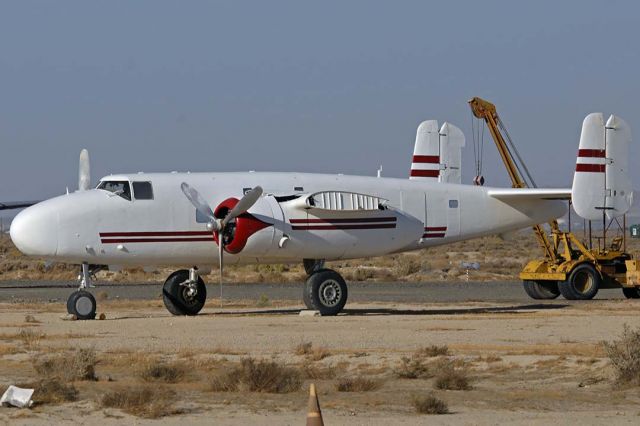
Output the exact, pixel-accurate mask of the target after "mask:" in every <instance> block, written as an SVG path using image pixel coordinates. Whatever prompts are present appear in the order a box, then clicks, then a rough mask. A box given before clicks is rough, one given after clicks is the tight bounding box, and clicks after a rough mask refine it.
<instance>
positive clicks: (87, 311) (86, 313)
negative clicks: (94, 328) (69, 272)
mask: <svg viewBox="0 0 640 426" xmlns="http://www.w3.org/2000/svg"><path fill="white" fill-rule="evenodd" d="M100 268H101V267H100V266H94V267H93V268H91V267H90V266H89V264H88V263H83V264H82V269H81V273H80V276H79V277H78V279H79V281H80V286H79V288H78V290H76V291H74V292H73V293H71V295H70V296H69V298H68V299H67V312H68V313H69V314H71V315H74V316H75V317H76V318H77V319H79V320H92V319H94V318H95V317H96V299H95V297H93V294H91V293H89V292H88V291H87V290H86V289H87V288H89V287H93V285H92V284H91V277H92V276H95V273H96V272H97V271H98V270H100Z"/></svg>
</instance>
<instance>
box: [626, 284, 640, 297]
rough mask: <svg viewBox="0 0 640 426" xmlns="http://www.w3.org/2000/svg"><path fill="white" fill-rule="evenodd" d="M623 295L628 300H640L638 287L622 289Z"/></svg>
mask: <svg viewBox="0 0 640 426" xmlns="http://www.w3.org/2000/svg"><path fill="white" fill-rule="evenodd" d="M622 294H624V297H626V298H627V299H640V289H639V288H638V287H628V288H627V287H622Z"/></svg>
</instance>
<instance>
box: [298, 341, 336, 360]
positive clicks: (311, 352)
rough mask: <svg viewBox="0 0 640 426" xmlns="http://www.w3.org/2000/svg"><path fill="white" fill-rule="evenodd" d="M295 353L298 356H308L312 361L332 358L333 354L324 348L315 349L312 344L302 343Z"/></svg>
mask: <svg viewBox="0 0 640 426" xmlns="http://www.w3.org/2000/svg"><path fill="white" fill-rule="evenodd" d="M294 353H295V354H296V355H301V356H306V357H307V359H309V360H311V361H320V360H322V359H325V358H327V357H328V356H331V352H329V350H328V349H327V348H325V347H323V346H320V347H314V346H313V343H311V342H304V343H300V344H299V345H298V346H296V347H295V349H294Z"/></svg>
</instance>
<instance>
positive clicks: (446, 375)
mask: <svg viewBox="0 0 640 426" xmlns="http://www.w3.org/2000/svg"><path fill="white" fill-rule="evenodd" d="M434 386H435V387H436V388H437V389H447V390H469V389H471V384H470V383H469V377H468V376H467V373H466V372H465V371H464V370H461V369H455V368H453V367H452V366H445V367H443V368H442V369H441V370H440V372H439V373H438V374H437V375H436V380H435V382H434Z"/></svg>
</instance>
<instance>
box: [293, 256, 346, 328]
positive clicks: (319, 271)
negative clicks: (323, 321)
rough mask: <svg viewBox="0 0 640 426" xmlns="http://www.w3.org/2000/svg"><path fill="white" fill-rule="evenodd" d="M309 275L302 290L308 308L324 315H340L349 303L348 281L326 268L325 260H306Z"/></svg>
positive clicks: (305, 265)
mask: <svg viewBox="0 0 640 426" xmlns="http://www.w3.org/2000/svg"><path fill="white" fill-rule="evenodd" d="M304 267H305V270H306V272H307V274H308V275H309V277H308V278H307V281H306V282H305V284H304V289H303V291H302V300H303V301H304V304H305V306H306V307H307V308H308V309H311V310H314V311H319V312H320V315H322V316H333V315H338V313H340V311H342V309H343V308H344V305H345V303H347V296H348V292H347V283H346V282H345V281H344V278H342V276H341V275H340V274H339V273H337V272H336V271H334V270H332V269H325V268H324V261H323V260H311V259H305V260H304Z"/></svg>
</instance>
